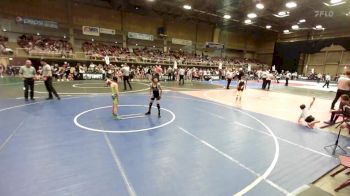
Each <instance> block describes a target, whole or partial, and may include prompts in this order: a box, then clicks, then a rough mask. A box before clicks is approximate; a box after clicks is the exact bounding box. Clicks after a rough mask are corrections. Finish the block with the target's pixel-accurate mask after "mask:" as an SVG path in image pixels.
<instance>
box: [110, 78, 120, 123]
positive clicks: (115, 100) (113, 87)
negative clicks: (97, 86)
mask: <svg viewBox="0 0 350 196" xmlns="http://www.w3.org/2000/svg"><path fill="white" fill-rule="evenodd" d="M107 85H108V86H110V87H111V91H112V100H113V102H112V117H113V119H115V120H119V119H121V118H120V117H119V116H118V105H119V90H118V77H116V76H114V77H113V80H107Z"/></svg>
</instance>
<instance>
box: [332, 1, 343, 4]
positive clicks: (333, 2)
mask: <svg viewBox="0 0 350 196" xmlns="http://www.w3.org/2000/svg"><path fill="white" fill-rule="evenodd" d="M342 1H343V0H330V3H331V4H335V3H340V2H342Z"/></svg>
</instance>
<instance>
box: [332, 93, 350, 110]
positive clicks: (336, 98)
mask: <svg viewBox="0 0 350 196" xmlns="http://www.w3.org/2000/svg"><path fill="white" fill-rule="evenodd" d="M344 94H346V95H349V96H350V91H345V90H340V89H338V90H337V94H336V95H335V98H334V100H333V102H332V106H331V109H334V106H335V104H336V103H337V101H338V99H339V98H340V96H342V95H344Z"/></svg>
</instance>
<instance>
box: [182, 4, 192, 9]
mask: <svg viewBox="0 0 350 196" xmlns="http://www.w3.org/2000/svg"><path fill="white" fill-rule="evenodd" d="M183 8H184V9H186V10H190V9H192V7H191V6H190V5H184V6H183Z"/></svg>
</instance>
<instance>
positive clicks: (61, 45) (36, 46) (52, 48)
mask: <svg viewBox="0 0 350 196" xmlns="http://www.w3.org/2000/svg"><path fill="white" fill-rule="evenodd" d="M17 43H18V45H19V46H20V47H22V48H24V49H25V50H26V52H28V54H30V55H36V56H54V57H62V58H67V57H72V56H73V47H72V45H71V43H70V42H68V41H67V40H62V39H55V38H43V37H41V36H35V37H34V36H33V35H22V36H20V37H19V38H18V40H17Z"/></svg>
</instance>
